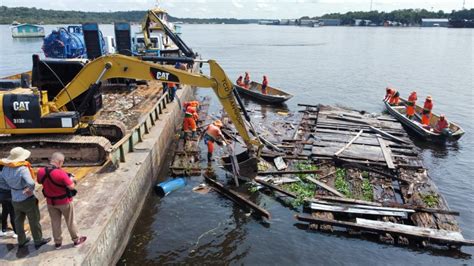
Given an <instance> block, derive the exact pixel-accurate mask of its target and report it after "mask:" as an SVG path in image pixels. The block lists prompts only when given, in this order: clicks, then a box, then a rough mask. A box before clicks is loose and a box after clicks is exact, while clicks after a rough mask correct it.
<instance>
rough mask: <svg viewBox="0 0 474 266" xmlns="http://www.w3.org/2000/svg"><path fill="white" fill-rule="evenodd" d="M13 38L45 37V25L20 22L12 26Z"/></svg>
mask: <svg viewBox="0 0 474 266" xmlns="http://www.w3.org/2000/svg"><path fill="white" fill-rule="evenodd" d="M11 31H12V37H13V38H36V37H40V38H42V37H44V36H45V33H44V27H43V26H39V25H34V24H28V23H25V24H19V25H16V26H12V27H11Z"/></svg>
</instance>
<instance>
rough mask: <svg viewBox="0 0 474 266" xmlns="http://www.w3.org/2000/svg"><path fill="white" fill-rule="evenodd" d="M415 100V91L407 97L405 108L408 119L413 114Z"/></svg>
mask: <svg viewBox="0 0 474 266" xmlns="http://www.w3.org/2000/svg"><path fill="white" fill-rule="evenodd" d="M416 100H418V97H417V96H416V92H412V93H411V94H410V96H409V97H408V101H407V109H406V113H407V117H408V118H410V119H411V118H412V117H413V116H414V115H415V105H416Z"/></svg>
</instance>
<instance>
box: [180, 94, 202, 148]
mask: <svg viewBox="0 0 474 266" xmlns="http://www.w3.org/2000/svg"><path fill="white" fill-rule="evenodd" d="M197 104H198V106H199V103H197ZM184 109H185V113H184V120H183V131H184V139H185V140H187V139H188V137H189V133H192V135H191V138H195V137H196V130H197V120H198V119H199V115H198V113H197V106H196V103H194V101H193V102H185V103H184Z"/></svg>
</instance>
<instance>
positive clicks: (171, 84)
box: [168, 82, 176, 88]
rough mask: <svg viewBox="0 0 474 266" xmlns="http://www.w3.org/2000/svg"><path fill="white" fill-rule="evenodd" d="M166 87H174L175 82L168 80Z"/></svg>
mask: <svg viewBox="0 0 474 266" xmlns="http://www.w3.org/2000/svg"><path fill="white" fill-rule="evenodd" d="M168 88H176V83H174V82H168Z"/></svg>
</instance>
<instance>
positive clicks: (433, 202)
mask: <svg viewBox="0 0 474 266" xmlns="http://www.w3.org/2000/svg"><path fill="white" fill-rule="evenodd" d="M421 198H422V199H423V202H424V203H425V204H426V206H428V207H430V208H433V207H436V206H437V205H438V204H439V197H438V195H436V194H434V193H430V194H427V195H422V196H421Z"/></svg>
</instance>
